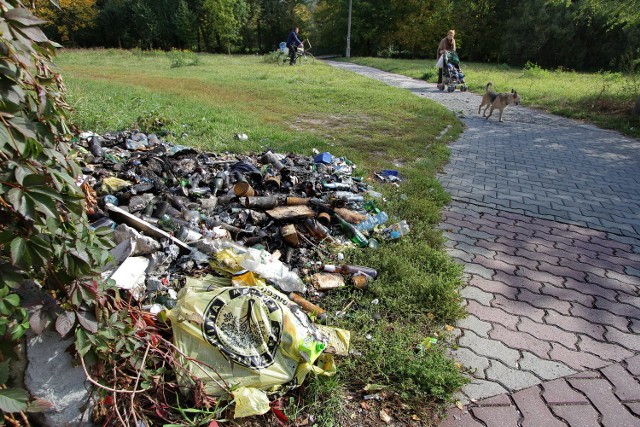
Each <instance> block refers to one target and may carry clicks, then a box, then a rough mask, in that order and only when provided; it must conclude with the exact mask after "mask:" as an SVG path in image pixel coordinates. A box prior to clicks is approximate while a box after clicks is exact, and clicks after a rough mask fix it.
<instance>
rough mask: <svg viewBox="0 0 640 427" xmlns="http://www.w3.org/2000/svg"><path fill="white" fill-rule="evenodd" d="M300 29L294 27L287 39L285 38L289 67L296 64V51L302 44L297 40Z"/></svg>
mask: <svg viewBox="0 0 640 427" xmlns="http://www.w3.org/2000/svg"><path fill="white" fill-rule="evenodd" d="M299 31H300V29H299V28H298V27H295V28H294V29H293V30H291V32H290V33H289V37H287V47H288V48H289V65H293V64H295V63H296V51H297V50H298V47H301V46H302V42H301V41H300V39H299V38H298V32H299Z"/></svg>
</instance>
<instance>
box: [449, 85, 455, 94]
mask: <svg viewBox="0 0 640 427" xmlns="http://www.w3.org/2000/svg"><path fill="white" fill-rule="evenodd" d="M454 90H456V87H455V86H453V85H452V86H448V87H447V92H453V91H454Z"/></svg>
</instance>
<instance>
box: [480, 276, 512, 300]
mask: <svg viewBox="0 0 640 427" xmlns="http://www.w3.org/2000/svg"><path fill="white" fill-rule="evenodd" d="M469 286H475V287H477V288H480V289H482V290H484V291H486V292H491V293H494V294H500V295H502V296H503V297H505V298H509V299H513V300H515V298H516V295H517V294H518V288H515V287H513V286H507V285H505V284H504V283H502V282H497V281H495V280H487V279H485V278H482V277H478V276H473V277H472V278H471V280H469Z"/></svg>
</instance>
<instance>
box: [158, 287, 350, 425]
mask: <svg viewBox="0 0 640 427" xmlns="http://www.w3.org/2000/svg"><path fill="white" fill-rule="evenodd" d="M204 289H206V287H205V286H202V284H198V283H191V284H189V283H188V284H187V286H185V288H183V289H182V290H181V291H180V292H179V294H178V300H177V303H176V307H175V308H174V309H173V310H171V311H170V312H169V313H168V317H169V319H170V320H171V324H172V328H173V338H174V342H175V345H176V347H177V348H178V349H179V350H180V352H181V353H182V354H184V355H186V356H188V358H189V359H187V358H185V357H182V356H180V359H181V360H180V363H181V364H183V365H184V366H185V368H186V369H187V371H188V372H189V373H190V374H191V375H192V376H194V377H196V378H197V379H198V380H199V381H202V383H203V384H204V388H205V391H206V392H207V393H208V394H210V395H213V396H228V394H229V393H232V394H233V396H234V397H235V403H236V416H248V415H258V414H262V413H264V412H266V411H267V410H268V409H269V408H268V405H266V406H265V405H264V402H265V399H266V396H267V395H269V394H271V393H284V392H286V391H287V390H289V389H291V388H295V387H297V386H299V385H300V384H301V383H302V382H303V381H304V378H305V377H306V375H307V374H308V373H309V372H315V373H317V374H321V375H333V374H334V373H335V364H334V361H333V356H332V355H331V354H328V353H327V352H326V351H325V350H327V349H331V350H332V351H333V350H334V349H342V350H343V351H341V352H336V353H338V354H346V351H347V349H348V345H349V344H348V343H349V332H348V331H344V330H337V329H335V328H328V329H327V328H320V327H318V326H319V325H315V324H313V323H312V322H311V320H310V319H309V317H308V316H307V315H306V313H304V312H303V311H302V309H301V308H300V307H299V306H298V305H296V304H294V303H292V302H291V301H290V300H289V299H288V298H287V297H286V296H285V295H283V294H281V293H280V292H278V291H277V290H276V289H274V288H272V287H270V286H250V287H248V286H239V287H229V286H226V287H220V288H213V289H211V290H204ZM209 289H210V288H209ZM336 340H337V342H336ZM192 359H194V360H192ZM178 381H179V384H180V386H181V387H183V388H190V387H191V386H193V380H192V378H191V376H190V375H186V374H184V373H183V374H181V375H180V376H179V377H178ZM241 387H246V388H247V389H248V390H243V391H242V392H240V391H238V390H240V388H241ZM267 401H268V400H267Z"/></svg>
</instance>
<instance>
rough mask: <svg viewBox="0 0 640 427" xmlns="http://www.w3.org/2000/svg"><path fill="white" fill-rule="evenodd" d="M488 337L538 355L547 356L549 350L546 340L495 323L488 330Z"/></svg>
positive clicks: (549, 346)
mask: <svg viewBox="0 0 640 427" xmlns="http://www.w3.org/2000/svg"><path fill="white" fill-rule="evenodd" d="M489 337H490V338H492V339H494V340H498V341H500V342H502V343H504V345H506V346H507V347H509V348H513V349H516V350H527V351H530V352H531V353H534V354H537V355H538V356H540V357H545V358H548V357H549V356H548V355H547V354H548V353H549V351H550V350H551V344H549V343H548V342H546V341H542V340H539V339H537V338H536V337H534V336H532V335H530V334H527V333H524V332H514V331H510V330H508V329H506V328H505V327H503V326H501V325H495V326H494V327H493V329H492V330H491V331H490V332H489Z"/></svg>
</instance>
